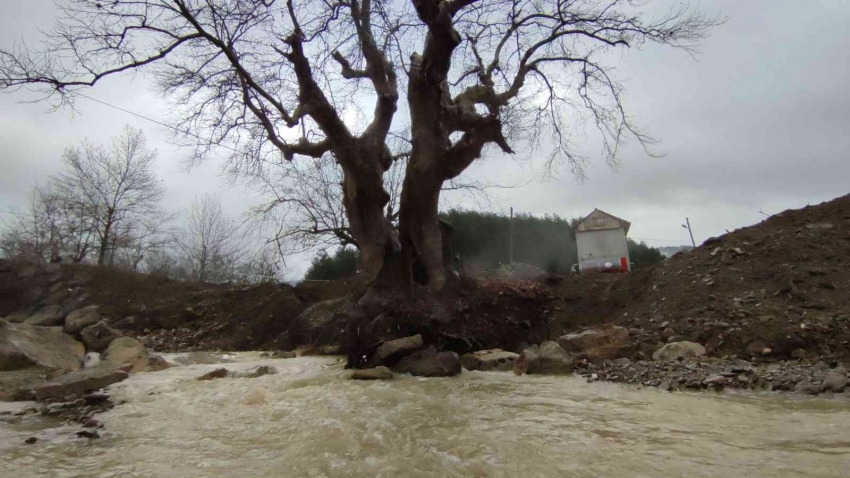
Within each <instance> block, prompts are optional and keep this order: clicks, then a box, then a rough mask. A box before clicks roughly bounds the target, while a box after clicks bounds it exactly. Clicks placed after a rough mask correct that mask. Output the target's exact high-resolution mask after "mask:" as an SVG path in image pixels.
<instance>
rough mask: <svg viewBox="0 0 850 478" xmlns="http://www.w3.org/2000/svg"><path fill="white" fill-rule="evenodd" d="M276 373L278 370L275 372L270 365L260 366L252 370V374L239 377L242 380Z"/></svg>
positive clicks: (247, 373)
mask: <svg viewBox="0 0 850 478" xmlns="http://www.w3.org/2000/svg"><path fill="white" fill-rule="evenodd" d="M221 370H224V369H221ZM276 373H277V370H275V369H274V368H273V367H269V366H268V365H260V366H259V367H257V368H255V369H254V370H251V371H250V372H246V373H244V374H239V375H238V376H239V377H242V378H257V377H262V376H263V375H274V374H276Z"/></svg>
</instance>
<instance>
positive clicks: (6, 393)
mask: <svg viewBox="0 0 850 478" xmlns="http://www.w3.org/2000/svg"><path fill="white" fill-rule="evenodd" d="M56 373H57V372H56V371H53V370H50V369H47V368H43V367H30V368H25V369H21V370H10V371H7V372H0V402H6V401H12V400H16V399H19V398H20V399H26V398H27V397H26V396H24V397H19V396H18V395H19V394H21V390H29V389H32V388H33V387H35V386H38V385H41V384H43V383H45V382H46V381H47V380H49V379H50V377H52V376H54V375H56Z"/></svg>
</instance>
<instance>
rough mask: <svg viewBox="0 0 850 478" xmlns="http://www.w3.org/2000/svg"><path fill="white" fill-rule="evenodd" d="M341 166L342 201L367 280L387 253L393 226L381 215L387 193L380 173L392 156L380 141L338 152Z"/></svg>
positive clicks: (385, 168) (375, 272)
mask: <svg viewBox="0 0 850 478" xmlns="http://www.w3.org/2000/svg"><path fill="white" fill-rule="evenodd" d="M337 158H338V160H339V163H340V165H341V166H342V169H343V173H344V174H343V178H344V179H343V184H342V191H343V204H344V205H345V212H346V215H347V216H348V222H349V225H350V227H351V235H352V236H353V237H354V239H355V240H356V241H357V245H358V247H359V248H360V254H361V261H362V263H363V271H364V273H365V274H366V277H368V278H369V279H370V280H374V279H376V278H377V277H378V274H379V273H380V272H381V269H382V268H383V265H384V257H385V256H386V255H387V253H388V252H390V251H391V250H392V249H393V247H392V241H391V238H390V233H391V231H392V225H391V224H390V223H389V221H388V220H387V218H386V216H385V215H384V207H385V206H386V205H387V203H388V202H389V200H390V195H389V194H388V193H387V192H386V191H385V190H384V184H383V174H384V171H386V170H387V169H389V166H390V164H391V162H392V158H391V157H390V155H389V151H388V150H386V148H385V147H384V145H383V144H380V145H377V146H372V147H370V146H369V145H365V146H362V145H361V146H360V147H353V148H350V151H349V152H348V154H345V155H341V154H339V153H337Z"/></svg>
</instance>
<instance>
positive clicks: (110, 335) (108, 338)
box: [80, 320, 121, 352]
mask: <svg viewBox="0 0 850 478" xmlns="http://www.w3.org/2000/svg"><path fill="white" fill-rule="evenodd" d="M120 336H121V334H120V333H119V332H118V331H117V330H115V329H113V328H112V327H110V326H109V324H107V323H106V322H105V321H103V320H101V321H100V322H98V323H96V324H94V325H89V326H88V327H86V328H85V329H83V330H82V331H81V332H80V340H81V341H82V342H83V345H85V346H86V350H87V351H89V352H103V351H104V350H106V348H107V347H109V344H111V343H112V341H113V340H115V339H117V338H118V337H120Z"/></svg>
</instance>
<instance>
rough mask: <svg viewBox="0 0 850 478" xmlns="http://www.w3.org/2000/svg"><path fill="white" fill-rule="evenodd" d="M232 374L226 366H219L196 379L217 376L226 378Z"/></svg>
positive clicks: (213, 378)
mask: <svg viewBox="0 0 850 478" xmlns="http://www.w3.org/2000/svg"><path fill="white" fill-rule="evenodd" d="M228 375H230V372H228V371H227V369H226V368H217V369H215V370H213V371H212V372H207V373H205V374H203V375H201V376H200V377H198V378H196V379H195V380H215V379H217V378H225V377H227V376H228Z"/></svg>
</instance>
